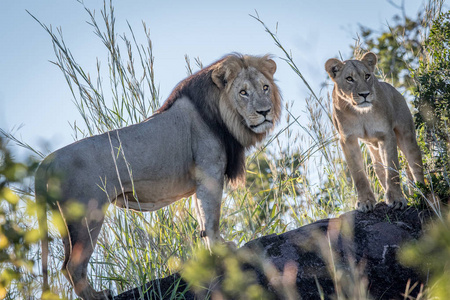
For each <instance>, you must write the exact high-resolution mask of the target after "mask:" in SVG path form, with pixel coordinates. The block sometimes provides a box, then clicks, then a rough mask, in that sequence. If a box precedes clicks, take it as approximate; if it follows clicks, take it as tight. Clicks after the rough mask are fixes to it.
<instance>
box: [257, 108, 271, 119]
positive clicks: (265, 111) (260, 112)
mask: <svg viewBox="0 0 450 300" xmlns="http://www.w3.org/2000/svg"><path fill="white" fill-rule="evenodd" d="M256 112H257V113H258V114H260V115H263V116H264V117H265V116H266V115H267V114H268V113H269V112H270V109H268V110H257V111H256Z"/></svg>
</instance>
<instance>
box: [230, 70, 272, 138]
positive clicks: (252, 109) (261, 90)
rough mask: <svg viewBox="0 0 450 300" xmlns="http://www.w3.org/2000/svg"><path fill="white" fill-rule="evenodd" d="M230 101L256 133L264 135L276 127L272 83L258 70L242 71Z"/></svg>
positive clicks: (231, 92) (232, 90)
mask: <svg viewBox="0 0 450 300" xmlns="http://www.w3.org/2000/svg"><path fill="white" fill-rule="evenodd" d="M229 93H230V100H231V101H234V104H235V106H236V107H235V108H236V110H237V111H238V113H239V114H240V115H241V116H242V117H243V119H244V121H245V124H246V125H247V127H248V128H250V129H251V130H252V131H253V132H255V133H264V132H267V131H268V130H270V129H272V127H273V126H274V122H275V121H276V120H274V118H275V112H274V107H273V102H272V86H271V83H270V81H269V80H268V79H267V78H266V77H265V76H264V75H263V74H262V73H261V72H259V71H258V70H257V69H256V68H254V67H248V68H245V69H241V71H240V72H239V73H238V75H237V76H236V79H235V80H234V81H233V83H232V86H231V89H230V91H229Z"/></svg>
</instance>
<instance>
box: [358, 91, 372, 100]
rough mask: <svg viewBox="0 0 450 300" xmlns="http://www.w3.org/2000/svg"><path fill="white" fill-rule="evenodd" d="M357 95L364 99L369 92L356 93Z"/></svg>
mask: <svg viewBox="0 0 450 300" xmlns="http://www.w3.org/2000/svg"><path fill="white" fill-rule="evenodd" d="M358 95H360V96H361V97H364V99H366V98H367V96H369V95H370V93H369V92H364V93H358Z"/></svg>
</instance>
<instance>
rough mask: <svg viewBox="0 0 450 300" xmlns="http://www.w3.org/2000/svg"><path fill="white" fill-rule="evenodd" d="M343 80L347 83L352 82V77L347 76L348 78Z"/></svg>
mask: <svg viewBox="0 0 450 300" xmlns="http://www.w3.org/2000/svg"><path fill="white" fill-rule="evenodd" d="M345 79H347V81H348V82H353V77H352V76H348V77H347V78H345Z"/></svg>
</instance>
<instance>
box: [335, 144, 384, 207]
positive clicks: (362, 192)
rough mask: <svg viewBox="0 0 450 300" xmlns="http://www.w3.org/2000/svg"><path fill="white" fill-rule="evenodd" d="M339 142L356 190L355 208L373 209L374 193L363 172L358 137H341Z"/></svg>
mask: <svg viewBox="0 0 450 300" xmlns="http://www.w3.org/2000/svg"><path fill="white" fill-rule="evenodd" d="M340 142H341V147H342V150H343V151H344V156H345V160H346V161H347V165H348V168H349V169H350V174H351V175H352V178H353V181H354V184H355V186H356V191H357V192H358V203H357V204H356V208H357V209H358V210H359V211H362V212H367V211H370V210H373V207H374V206H375V203H376V200H375V195H374V194H373V192H372V190H371V188H370V184H369V180H368V179H367V176H366V173H365V172H364V166H363V159H362V155H361V150H360V149H359V143H358V138H356V137H347V138H344V137H341V140H340Z"/></svg>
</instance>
